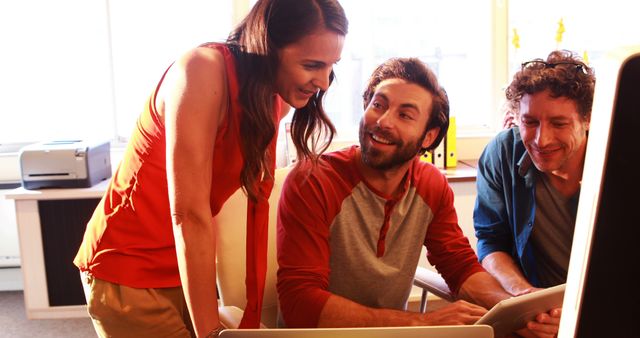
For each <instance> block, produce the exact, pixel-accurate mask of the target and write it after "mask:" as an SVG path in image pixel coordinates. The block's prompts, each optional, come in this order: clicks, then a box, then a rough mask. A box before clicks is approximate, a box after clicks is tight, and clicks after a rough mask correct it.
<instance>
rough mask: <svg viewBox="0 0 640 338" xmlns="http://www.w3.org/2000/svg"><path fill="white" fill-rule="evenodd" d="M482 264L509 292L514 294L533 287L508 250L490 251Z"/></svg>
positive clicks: (527, 290)
mask: <svg viewBox="0 0 640 338" xmlns="http://www.w3.org/2000/svg"><path fill="white" fill-rule="evenodd" d="M482 266H483V267H484V268H485V270H487V272H489V273H490V274H491V275H493V276H494V277H495V278H496V279H497V280H498V282H500V284H501V285H502V287H503V288H504V289H505V290H507V292H509V293H510V294H512V295H514V296H516V295H520V294H522V293H526V292H529V291H530V290H531V289H533V286H532V285H531V284H530V283H529V281H527V279H526V278H525V277H524V275H523V274H522V271H520V268H519V267H518V266H517V265H516V263H515V262H514V261H513V258H511V255H509V254H508V253H506V252H501V251H496V252H493V253H490V254H489V255H487V256H486V257H485V258H484V259H483V260H482Z"/></svg>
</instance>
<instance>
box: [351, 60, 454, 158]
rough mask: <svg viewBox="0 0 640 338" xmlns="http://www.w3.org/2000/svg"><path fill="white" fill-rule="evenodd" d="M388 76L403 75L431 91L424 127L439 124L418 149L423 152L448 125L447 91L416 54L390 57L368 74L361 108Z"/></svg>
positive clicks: (435, 144)
mask: <svg viewBox="0 0 640 338" xmlns="http://www.w3.org/2000/svg"><path fill="white" fill-rule="evenodd" d="M388 79H402V80H405V81H407V82H409V83H413V84H416V85H418V86H420V87H422V88H424V89H425V90H426V91H428V92H429V93H431V95H433V103H432V107H431V111H430V112H429V113H430V115H429V120H428V121H429V122H427V126H426V129H425V132H424V133H425V135H426V133H427V131H429V130H431V129H434V128H440V131H439V132H438V135H437V136H436V138H435V139H434V141H433V143H431V145H430V146H429V147H427V148H423V149H420V151H421V152H422V153H425V152H426V151H430V150H433V149H435V148H436V147H438V144H440V142H441V141H442V139H443V138H444V136H445V135H446V134H447V129H449V98H448V97H447V92H446V91H445V90H444V88H442V87H441V86H440V84H439V83H438V78H437V77H436V74H435V73H434V72H433V71H432V70H431V69H429V67H427V65H426V64H424V63H423V62H422V61H420V60H419V59H417V58H391V59H389V60H387V61H386V62H384V63H383V64H381V65H379V66H378V67H377V68H376V69H375V70H374V71H373V73H372V74H371V77H369V83H368V84H367V88H366V89H365V91H364V94H363V95H362V98H363V99H364V101H363V103H364V109H365V110H366V109H367V106H368V105H369V103H370V102H371V98H372V97H373V94H374V93H375V91H376V87H377V86H378V85H379V84H380V82H382V81H384V80H388Z"/></svg>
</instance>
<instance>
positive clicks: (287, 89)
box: [74, 0, 348, 337]
mask: <svg viewBox="0 0 640 338" xmlns="http://www.w3.org/2000/svg"><path fill="white" fill-rule="evenodd" d="M347 25H348V23H347V19H346V17H345V14H344V11H343V9H342V7H341V6H340V4H339V3H338V2H337V0H258V1H257V2H256V4H255V5H254V6H253V8H252V9H251V10H250V12H249V14H248V15H247V16H246V17H245V18H244V20H243V21H242V22H241V23H240V24H239V25H238V26H237V27H236V28H235V30H233V31H232V32H231V34H230V35H229V38H228V39H227V41H226V42H224V43H208V44H203V45H201V46H199V47H197V48H194V49H192V50H190V51H188V52H187V53H185V54H184V55H183V56H182V57H180V58H179V59H178V60H177V61H176V62H175V63H174V64H172V65H171V66H170V67H169V68H168V69H167V71H166V72H165V74H164V75H163V77H162V79H161V80H160V82H159V83H158V85H157V87H156V88H155V90H154V91H153V92H152V94H151V95H150V98H149V101H148V104H147V106H146V108H145V110H144V111H143V112H142V114H141V115H140V117H139V118H138V121H137V125H136V128H135V129H134V132H133V134H132V136H131V139H130V140H129V143H128V145H127V149H126V151H125V154H124V157H123V159H122V162H121V163H120V165H119V166H118V168H117V170H116V172H115V173H114V175H113V177H112V179H111V181H110V183H109V187H108V189H107V191H106V193H105V195H104V197H103V198H102V200H101V202H100V204H99V205H98V207H97V208H96V210H95V212H94V214H93V216H92V218H91V220H90V221H89V223H88V225H87V230H86V232H85V235H84V240H83V243H82V244H81V246H80V249H79V251H78V254H77V256H76V258H75V260H74V263H75V264H76V265H77V266H78V268H79V269H80V270H81V271H82V273H83V276H84V277H85V278H84V284H83V285H84V286H85V291H86V295H87V305H88V311H89V313H90V314H91V317H92V319H93V322H94V326H95V327H96V331H97V332H98V334H99V335H100V336H109V337H122V336H127V337H129V336H130V337H134V336H135V337H148V336H153V337H189V336H197V337H215V336H217V334H218V333H219V331H220V329H221V324H220V321H219V317H218V309H217V294H216V264H215V256H216V247H215V243H216V236H215V229H214V223H213V217H214V216H215V215H216V214H217V213H218V211H219V210H220V208H221V206H222V204H224V202H225V201H226V199H227V198H228V197H229V196H231V194H233V193H234V192H235V191H236V190H237V189H239V188H242V189H244V191H245V192H246V194H247V196H248V197H249V201H250V202H249V215H248V216H249V217H248V221H247V247H248V248H251V249H252V250H251V251H248V252H255V254H252V255H248V256H247V298H248V299H247V309H246V310H245V315H244V317H243V320H242V322H241V327H259V321H260V309H261V308H262V306H261V304H262V293H263V290H262V287H260V285H264V278H265V276H264V274H262V273H259V272H258V271H264V270H266V269H264V268H263V267H264V265H265V264H266V244H267V238H266V237H265V238H263V237H260V238H258V237H257V235H255V234H259V233H263V234H266V233H267V231H260V230H261V229H264V227H266V226H267V223H268V207H266V208H265V205H266V203H267V199H268V197H269V194H270V193H271V188H272V186H273V179H272V175H273V172H274V168H275V140H276V137H277V135H276V134H277V129H278V124H279V122H280V119H281V118H282V117H283V116H284V115H285V114H286V113H287V112H288V111H289V110H290V109H291V108H294V109H295V111H294V117H293V124H292V138H293V142H294V144H295V146H296V149H297V151H298V156H301V157H304V158H312V159H313V158H315V157H317V156H318V155H317V154H318V153H321V152H322V151H324V150H325V149H326V147H327V145H328V144H329V143H330V142H331V138H332V137H333V134H334V132H335V129H334V127H333V125H332V124H331V122H330V121H329V119H328V117H327V116H326V114H325V112H324V109H323V107H322V98H323V96H324V94H325V92H326V90H327V89H328V87H329V85H330V84H331V82H332V80H333V65H334V64H335V63H336V62H337V61H338V60H339V59H340V54H341V52H342V47H343V43H344V37H345V35H346V34H347ZM319 131H322V132H323V133H324V135H328V139H327V140H326V142H325V143H321V146H320V147H319V148H318V149H316V148H313V147H309V144H310V143H309V141H310V139H312V138H315V137H317V135H318V134H317V133H318V132H319ZM315 141H318V140H317V139H315ZM315 143H316V142H311V144H315Z"/></svg>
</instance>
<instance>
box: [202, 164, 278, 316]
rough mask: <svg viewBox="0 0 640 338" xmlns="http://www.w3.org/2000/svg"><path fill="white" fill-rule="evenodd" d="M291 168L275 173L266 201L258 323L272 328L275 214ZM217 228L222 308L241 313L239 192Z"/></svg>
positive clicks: (243, 219) (243, 218) (243, 205)
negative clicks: (263, 273) (264, 257)
mask: <svg viewBox="0 0 640 338" xmlns="http://www.w3.org/2000/svg"><path fill="white" fill-rule="evenodd" d="M290 170H291V168H289V167H287V168H280V169H276V172H275V182H274V187H273V191H272V192H271V196H270V198H269V244H268V256H267V277H266V283H265V290H264V300H263V308H262V323H263V324H264V325H265V326H267V327H276V320H277V314H278V295H277V292H276V272H277V271H278V261H277V257H276V211H277V209H278V200H279V198H280V192H281V191H282V183H283V182H284V179H285V178H286V176H287V174H288V173H289V171H290ZM214 222H216V223H217V225H218V243H217V275H218V277H217V279H218V293H219V295H220V301H221V305H222V306H235V307H237V308H240V309H244V308H245V305H246V300H247V299H246V290H245V275H246V271H245V268H246V230H247V227H246V223H247V197H246V196H245V195H244V193H243V192H242V190H240V189H239V190H238V191H236V192H235V193H234V194H233V195H232V196H231V197H230V198H229V199H228V200H227V202H225V204H224V206H223V207H222V209H221V210H220V212H219V213H218V215H216V217H215V218H214Z"/></svg>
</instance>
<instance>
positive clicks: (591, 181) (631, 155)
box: [558, 45, 640, 338]
mask: <svg viewBox="0 0 640 338" xmlns="http://www.w3.org/2000/svg"><path fill="white" fill-rule="evenodd" d="M595 72H596V87H595V97H594V104H593V109H592V117H591V124H590V131H589V141H588V145H587V154H586V158H585V167H584V172H583V176H582V188H581V191H580V202H579V205H578V212H577V216H576V226H575V234H574V239H573V247H572V251H571V260H570V263H569V272H568V276H567V285H566V291H565V296H564V302H563V312H562V319H561V320H560V332H559V335H558V336H559V337H560V338H566V337H580V338H583V337H587V338H588V337H637V336H638V332H640V323H639V322H638V318H639V317H640V316H639V315H640V278H638V277H637V276H638V271H637V270H638V267H640V212H639V210H640V177H639V176H640V164H639V160H640V45H639V46H633V47H626V48H620V49H617V50H615V51H612V52H611V53H610V54H609V55H608V57H607V60H606V62H605V63H603V64H602V65H599V67H598V68H596V69H595Z"/></svg>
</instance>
